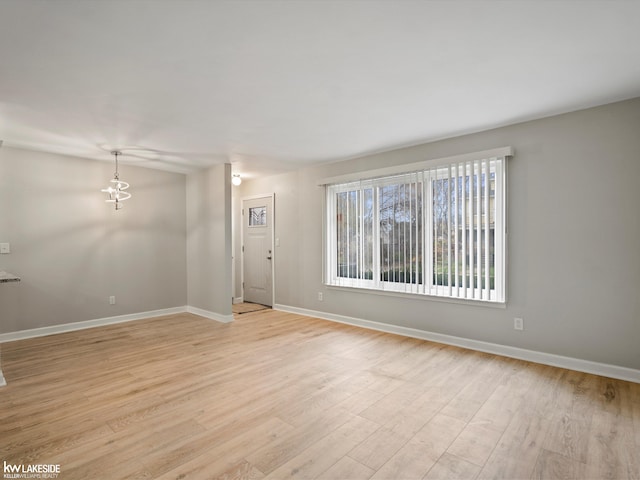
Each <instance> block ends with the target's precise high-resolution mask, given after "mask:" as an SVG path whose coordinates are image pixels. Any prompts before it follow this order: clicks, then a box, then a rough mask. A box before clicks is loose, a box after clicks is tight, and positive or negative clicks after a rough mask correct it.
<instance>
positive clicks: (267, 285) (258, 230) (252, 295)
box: [242, 196, 273, 307]
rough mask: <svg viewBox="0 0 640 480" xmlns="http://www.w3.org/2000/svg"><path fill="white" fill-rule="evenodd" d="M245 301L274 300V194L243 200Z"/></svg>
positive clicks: (269, 301) (269, 304)
mask: <svg viewBox="0 0 640 480" xmlns="http://www.w3.org/2000/svg"><path fill="white" fill-rule="evenodd" d="M242 255H243V257H242V258H243V262H242V264H243V286H244V294H243V296H244V301H245V302H252V303H260V304H262V305H268V306H270V307H271V306H272V304H273V280H272V264H273V197H272V196H266V197H260V198H252V199H250V200H243V201H242Z"/></svg>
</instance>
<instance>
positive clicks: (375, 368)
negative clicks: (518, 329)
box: [0, 310, 640, 480]
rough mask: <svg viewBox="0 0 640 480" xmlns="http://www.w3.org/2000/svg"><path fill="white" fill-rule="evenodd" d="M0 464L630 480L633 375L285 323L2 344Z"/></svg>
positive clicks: (127, 328)
mask: <svg viewBox="0 0 640 480" xmlns="http://www.w3.org/2000/svg"><path fill="white" fill-rule="evenodd" d="M2 356H3V359H2V361H3V370H4V372H5V376H6V378H7V381H8V386H7V387H4V388H1V389H0V460H2V461H6V462H7V463H9V464H25V465H29V464H31V465H33V464H43V463H46V464H59V465H60V469H61V474H60V476H59V477H58V478H60V479H109V480H111V479H116V480H117V479H138V478H140V479H143V478H144V479H149V478H157V479H166V480H168V479H174V480H178V479H185V478H194V479H262V478H266V479H288V478H292V479H340V480H343V479H344V480H358V479H376V480H377V479H393V480H399V479H407V480H408V479H485V478H504V479H520V478H522V479H539V478H540V479H543V478H544V479H553V478H562V479H571V478H575V479H638V478H640V385H638V384H634V383H629V382H623V381H618V380H612V379H608V378H603V377H598V376H594V375H588V374H584V373H579V372H573V371H569V370H563V369H559V368H553V367H548V366H543V365H537V364H532V363H527V362H523V361H518V360H513V359H508V358H503V357H498V356H494V355H489V354H484V353H479V352H473V351H467V350H463V349H460V348H455V347H449V346H444V345H440V344H436V343H431V342H426V341H421V340H416V339H411V338H405V337H401V336H395V335H390V334H385V333H380V332H375V331H370V330H364V329H359V328H356V327H350V326H346V325H340V324H335V323H331V322H327V321H323V320H317V319H311V318H307V317H302V316H298V315H293V314H288V313H283V312H277V311H273V310H263V311H258V312H253V313H245V314H242V315H237V316H236V321H235V322H234V323H231V324H220V323H216V322H213V321H211V320H207V319H204V318H201V317H197V316H195V315H190V314H179V315H172V316H167V317H162V318H156V319H149V320H140V321H136V322H130V323H124V324H118V325H112V326H108V327H101V328H95V329H91V330H83V331H78V332H70V333H65V334H60V335H53V336H49V337H42V338H36V339H30V340H24V341H17V342H11V343H6V344H3V347H2Z"/></svg>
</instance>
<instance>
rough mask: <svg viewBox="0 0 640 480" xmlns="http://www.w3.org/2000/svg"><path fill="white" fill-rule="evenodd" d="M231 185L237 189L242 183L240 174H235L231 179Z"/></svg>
mask: <svg viewBox="0 0 640 480" xmlns="http://www.w3.org/2000/svg"><path fill="white" fill-rule="evenodd" d="M231 183H233V184H234V185H235V186H236V187H237V186H238V185H240V184H241V183H242V178H241V177H240V174H239V173H234V174H233V176H232V177H231Z"/></svg>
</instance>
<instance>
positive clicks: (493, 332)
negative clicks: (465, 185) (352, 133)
mask: <svg viewBox="0 0 640 480" xmlns="http://www.w3.org/2000/svg"><path fill="white" fill-rule="evenodd" d="M506 145H510V146H513V147H514V148H515V151H516V155H515V157H514V158H513V159H512V160H511V161H510V163H509V169H508V208H509V215H508V217H509V218H508V228H509V238H508V266H507V275H508V285H507V286H508V302H507V306H506V308H496V307H484V306H476V305H467V304H455V303H445V302H443V301H439V300H436V299H430V298H425V297H417V296H416V297H413V298H406V297H395V296H387V295H379V294H376V293H368V292H361V291H359V292H355V291H352V290H348V289H339V288H326V287H324V286H323V285H322V222H323V217H322V202H323V190H322V188H321V187H318V186H316V182H317V180H319V179H321V178H325V177H330V176H335V175H340V174H343V173H351V172H359V171H366V170H369V169H375V168H380V167H384V166H390V165H400V164H405V163H412V162H417V161H421V160H427V159H432V158H440V157H446V156H450V155H456V154H461V153H468V152H474V151H480V150H486V149H491V148H495V147H501V146H506ZM639 180H640V99H633V100H629V101H626V102H620V103H616V104H611V105H607V106H603V107H598V108H593V109H589V110H583V111H579V112H574V113H569V114H565V115H560V116H555V117H550V118H546V119H542V120H537V121H532V122H526V123H521V124H517V125H512V126H508V127H504V128H498V129H495V130H490V131H485V132H481V133H477V134H472V135H465V136H461V137H457V138H452V139H447V140H443V141H438V142H433V143H428V144H423V145H418V146H415V147H410V148H404V149H398V150H394V151H390V152H386V153H380V154H376V155H370V156H366V157H362V158H358V159H354V160H348V161H344V162H339V163H334V164H330V165H324V166H320V167H312V168H307V169H303V170H300V171H298V172H294V173H289V174H283V175H277V176H272V177H267V178H262V179H258V180H252V181H246V182H244V183H243V184H242V185H241V187H240V192H239V193H237V195H238V196H249V195H255V194H262V193H269V192H275V215H276V232H275V236H276V237H278V238H280V247H276V252H275V254H276V258H275V260H276V267H275V270H276V277H275V285H276V303H277V304H283V305H288V306H293V307H300V308H306V309H311V310H318V311H323V312H328V313H333V314H339V315H346V316H352V317H357V318H362V319H367V320H373V321H378V322H384V323H390V324H395V325H399V326H405V327H411V328H417V329H422V330H425V331H430V332H437V333H443V334H448V335H455V336H459V337H464V338H471V339H475V340H481V341H487V342H492V343H498V344H503V345H509V346H515V347H521V348H526V349H531V350H536V351H541V352H546V353H552V354H558V355H565V356H569V357H574V358H579V359H585V360H591V361H596V362H603V363H608V364H613V365H619V366H624V367H629V368H635V369H640V348H638V341H639V339H640V300H639V298H640V295H639V292H640V253H639V251H638V248H639V246H640V214H639V212H638V209H639V207H640V187H639V186H638V181H639ZM236 264H239V262H236ZM320 291H322V292H324V301H323V302H320V301H318V300H317V293H318V292H320ZM514 317H523V318H524V320H525V330H524V331H523V332H518V331H514V330H513V318H514Z"/></svg>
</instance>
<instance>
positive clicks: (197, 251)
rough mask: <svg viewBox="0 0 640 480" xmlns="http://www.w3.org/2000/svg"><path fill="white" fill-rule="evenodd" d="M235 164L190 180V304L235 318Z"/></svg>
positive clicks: (188, 266) (215, 168)
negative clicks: (232, 249)
mask: <svg viewBox="0 0 640 480" xmlns="http://www.w3.org/2000/svg"><path fill="white" fill-rule="evenodd" d="M231 233H232V232H231V165H229V164H225V165H216V166H214V167H211V168H209V169H208V170H204V171H202V172H198V173H194V174H191V175H189V176H188V177H187V270H188V280H187V281H188V286H187V290H188V304H189V306H191V307H197V308H201V309H203V310H207V311H208V312H212V313H216V314H220V315H231V301H232V298H231V297H232V292H233V285H232V284H231V276H232V275H231Z"/></svg>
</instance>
